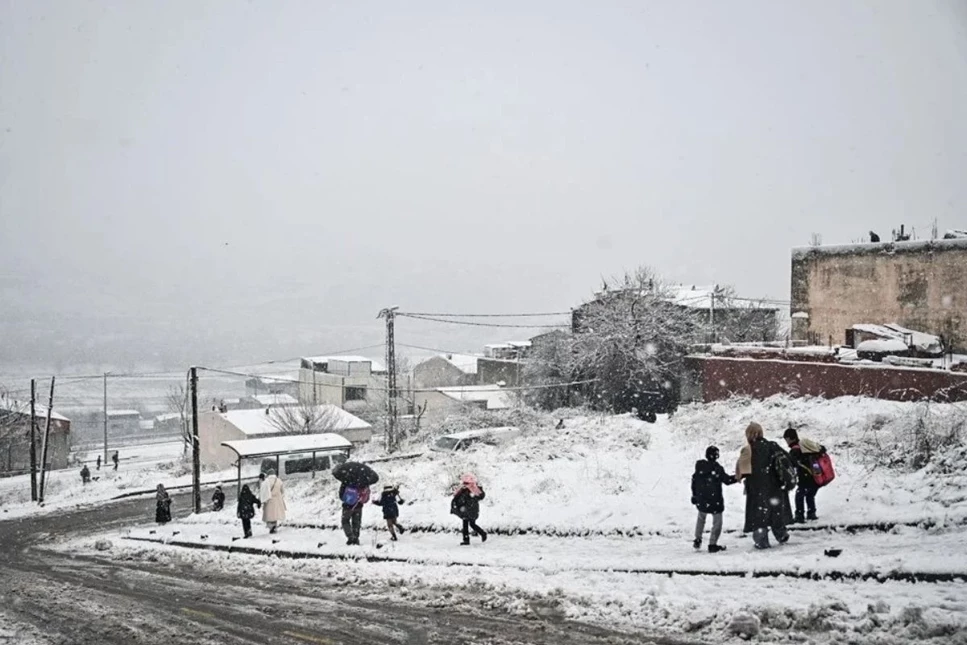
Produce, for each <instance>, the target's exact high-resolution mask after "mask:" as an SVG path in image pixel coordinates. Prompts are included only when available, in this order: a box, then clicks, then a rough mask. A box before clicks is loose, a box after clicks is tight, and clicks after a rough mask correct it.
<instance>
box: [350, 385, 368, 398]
mask: <svg viewBox="0 0 967 645" xmlns="http://www.w3.org/2000/svg"><path fill="white" fill-rule="evenodd" d="M346 400H347V401H365V400H366V388H364V387H347V388H346Z"/></svg>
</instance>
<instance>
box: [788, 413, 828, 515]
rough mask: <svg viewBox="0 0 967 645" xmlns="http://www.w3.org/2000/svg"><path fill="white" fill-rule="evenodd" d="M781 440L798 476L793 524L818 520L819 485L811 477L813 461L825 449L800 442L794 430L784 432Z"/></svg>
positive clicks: (808, 442) (815, 444)
mask: <svg viewBox="0 0 967 645" xmlns="http://www.w3.org/2000/svg"><path fill="white" fill-rule="evenodd" d="M782 438H783V439H785V440H786V444H787V445H788V446H789V459H791V460H792V463H794V464H795V465H796V471H797V472H798V474H799V481H798V482H797V484H796V516H795V518H794V519H793V523H794V524H802V523H803V522H805V521H806V520H815V519H819V518H818V517H817V516H816V493H818V492H819V484H817V483H816V478H815V477H814V476H813V459H815V458H816V456H817V455H821V454H823V453H824V452H826V448H825V447H824V446H822V445H820V444H818V443H816V442H815V441H810V440H809V439H802V440H800V439H799V433H798V432H796V429H795V428H789V429H788V430H786V432H785V433H783V435H782ZM807 509H808V510H807Z"/></svg>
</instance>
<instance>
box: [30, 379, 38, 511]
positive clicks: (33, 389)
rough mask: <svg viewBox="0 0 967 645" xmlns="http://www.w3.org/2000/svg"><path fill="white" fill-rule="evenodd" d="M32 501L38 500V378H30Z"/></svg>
mask: <svg viewBox="0 0 967 645" xmlns="http://www.w3.org/2000/svg"><path fill="white" fill-rule="evenodd" d="M30 501H32V502H36V501H37V379H30Z"/></svg>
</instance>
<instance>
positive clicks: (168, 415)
mask: <svg viewBox="0 0 967 645" xmlns="http://www.w3.org/2000/svg"><path fill="white" fill-rule="evenodd" d="M175 419H178V420H179V421H180V420H181V415H180V414H178V413H177V412H165V413H164V414H159V415H158V416H156V417H155V418H154V420H155V421H160V422H162V423H164V422H165V421H173V420H175Z"/></svg>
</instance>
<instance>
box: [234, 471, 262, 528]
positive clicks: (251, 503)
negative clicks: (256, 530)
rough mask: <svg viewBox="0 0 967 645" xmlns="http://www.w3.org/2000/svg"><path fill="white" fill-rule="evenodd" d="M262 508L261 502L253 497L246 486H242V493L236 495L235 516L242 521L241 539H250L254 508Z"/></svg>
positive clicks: (250, 490) (253, 494)
mask: <svg viewBox="0 0 967 645" xmlns="http://www.w3.org/2000/svg"><path fill="white" fill-rule="evenodd" d="M256 506H262V502H260V501H259V498H258V497H256V496H255V493H253V492H252V489H251V488H249V487H248V484H245V485H244V486H242V491H241V492H240V493H239V494H238V505H237V506H236V510H235V514H236V515H237V516H238V518H239V519H240V520H242V531H243V533H244V535H243V536H242V537H247V538H250V537H252V518H253V517H255V507H256Z"/></svg>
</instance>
